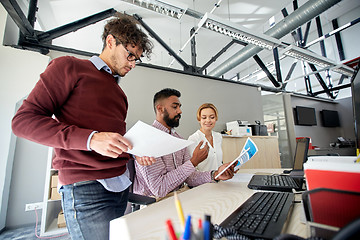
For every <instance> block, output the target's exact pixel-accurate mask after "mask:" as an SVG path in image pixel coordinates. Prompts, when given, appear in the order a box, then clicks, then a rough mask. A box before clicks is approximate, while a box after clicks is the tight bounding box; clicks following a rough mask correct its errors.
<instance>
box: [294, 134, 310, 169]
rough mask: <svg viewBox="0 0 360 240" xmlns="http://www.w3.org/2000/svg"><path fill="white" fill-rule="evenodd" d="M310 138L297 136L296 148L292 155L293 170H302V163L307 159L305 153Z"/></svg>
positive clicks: (306, 152)
mask: <svg viewBox="0 0 360 240" xmlns="http://www.w3.org/2000/svg"><path fill="white" fill-rule="evenodd" d="M309 142H310V139H309V138H307V137H304V138H299V139H297V140H296V150H295V157H294V167H293V171H296V170H298V171H301V170H303V164H304V162H306V160H307V154H308V150H309Z"/></svg>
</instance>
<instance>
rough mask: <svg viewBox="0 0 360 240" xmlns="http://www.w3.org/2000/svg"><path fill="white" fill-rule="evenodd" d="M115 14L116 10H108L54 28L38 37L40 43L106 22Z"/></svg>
mask: <svg viewBox="0 0 360 240" xmlns="http://www.w3.org/2000/svg"><path fill="white" fill-rule="evenodd" d="M115 13H116V10H115V9H113V8H110V9H108V10H105V11H102V12H99V13H96V14H94V15H91V16H89V17H86V18H83V19H80V20H77V21H75V22H72V23H69V24H66V25H63V26H60V27H57V28H54V29H52V30H49V31H46V32H43V33H41V34H39V35H38V39H39V41H40V42H47V41H50V40H52V39H55V38H58V37H61V36H63V35H65V34H68V33H70V32H75V31H76V30H79V29H80V28H83V27H86V26H88V25H90V24H94V23H96V22H99V21H101V20H104V19H106V18H108V17H111V16H113V15H114V14H115Z"/></svg>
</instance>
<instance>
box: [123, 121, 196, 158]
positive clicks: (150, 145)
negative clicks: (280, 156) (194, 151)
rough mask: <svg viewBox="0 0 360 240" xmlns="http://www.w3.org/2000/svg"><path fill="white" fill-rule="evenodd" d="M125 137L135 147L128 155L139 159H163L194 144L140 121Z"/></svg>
mask: <svg viewBox="0 0 360 240" xmlns="http://www.w3.org/2000/svg"><path fill="white" fill-rule="evenodd" d="M124 137H125V138H126V139H128V140H129V141H130V142H131V144H132V145H133V149H131V150H129V151H127V153H130V154H133V155H136V156H139V157H143V156H147V157H161V156H164V155H168V154H171V153H174V152H176V151H179V150H181V149H183V148H186V147H187V146H189V145H191V144H193V142H192V141H189V140H185V139H180V138H177V137H174V136H172V135H170V134H169V133H166V132H163V131H161V130H159V129H157V128H155V127H153V126H150V125H148V124H146V123H144V122H142V121H140V120H139V121H138V122H137V123H135V125H134V126H132V128H130V129H129V131H127V132H126V134H125V135H124Z"/></svg>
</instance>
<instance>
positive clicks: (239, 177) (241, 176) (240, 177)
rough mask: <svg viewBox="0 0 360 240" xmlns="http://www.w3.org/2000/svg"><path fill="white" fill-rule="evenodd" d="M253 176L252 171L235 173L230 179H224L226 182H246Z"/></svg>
mask: <svg viewBox="0 0 360 240" xmlns="http://www.w3.org/2000/svg"><path fill="white" fill-rule="evenodd" d="M252 176H254V174H252V173H237V174H235V175H234V176H233V177H232V178H231V179H229V180H226V182H246V183H248V182H249V181H250V179H251V178H252Z"/></svg>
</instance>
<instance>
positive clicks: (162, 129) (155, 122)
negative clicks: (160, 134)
mask: <svg viewBox="0 0 360 240" xmlns="http://www.w3.org/2000/svg"><path fill="white" fill-rule="evenodd" d="M153 126H154V127H156V128H157V129H160V130H161V131H164V132H167V133H169V129H168V128H167V127H165V126H164V125H162V124H161V123H160V122H159V121H158V120H155V121H154V123H153ZM175 132H176V131H175V129H174V128H171V134H174V133H175Z"/></svg>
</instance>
